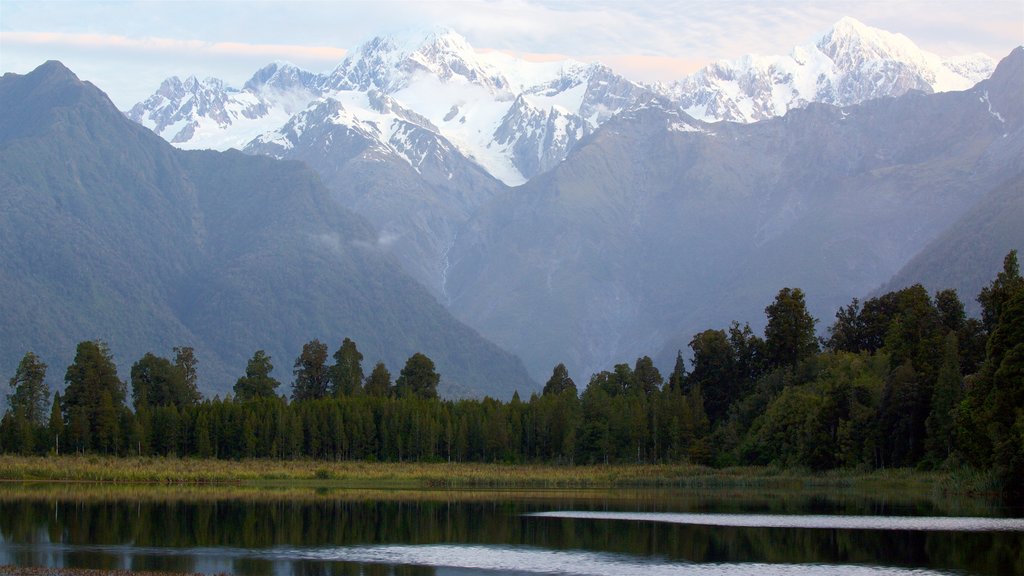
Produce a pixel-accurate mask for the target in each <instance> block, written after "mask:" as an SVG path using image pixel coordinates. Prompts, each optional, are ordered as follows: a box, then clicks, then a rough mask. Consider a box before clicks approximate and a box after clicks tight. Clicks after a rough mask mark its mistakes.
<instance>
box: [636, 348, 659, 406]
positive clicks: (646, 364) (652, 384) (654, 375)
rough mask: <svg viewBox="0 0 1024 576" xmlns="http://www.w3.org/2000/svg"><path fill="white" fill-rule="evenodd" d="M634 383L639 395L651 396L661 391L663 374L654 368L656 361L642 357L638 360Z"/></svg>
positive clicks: (648, 357)
mask: <svg viewBox="0 0 1024 576" xmlns="http://www.w3.org/2000/svg"><path fill="white" fill-rule="evenodd" d="M633 382H634V383H635V387H636V390H637V391H638V392H639V393H642V394H644V395H645V396H650V395H651V394H653V393H655V392H658V391H660V390H661V385H662V384H663V383H664V380H663V379H662V377H661V372H659V371H658V369H657V368H656V367H655V366H654V361H653V360H651V357H650V356H642V357H640V358H637V359H636V364H634V367H633Z"/></svg>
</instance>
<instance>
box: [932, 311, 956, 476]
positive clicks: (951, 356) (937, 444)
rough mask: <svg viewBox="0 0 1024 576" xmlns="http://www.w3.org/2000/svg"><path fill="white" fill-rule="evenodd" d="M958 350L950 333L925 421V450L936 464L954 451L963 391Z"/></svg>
mask: <svg viewBox="0 0 1024 576" xmlns="http://www.w3.org/2000/svg"><path fill="white" fill-rule="evenodd" d="M957 349H958V344H957V338H956V332H953V331H950V333H949V334H948V335H947V336H946V342H945V345H944V347H943V352H942V367H941V368H940V369H939V378H938V380H937V381H936V382H935V386H934V388H933V389H932V407H931V412H930V413H929V414H928V419H927V420H925V429H926V431H927V434H928V435H927V437H926V438H925V443H926V444H925V449H926V450H927V452H928V458H929V459H930V460H931V461H932V462H933V463H935V464H940V463H942V462H945V461H946V460H947V459H948V458H949V456H950V454H951V453H952V451H953V431H954V428H955V427H954V409H955V408H956V405H957V404H958V403H959V402H960V391H961V389H962V387H963V380H962V378H961V377H960V361H959V358H958V356H957Z"/></svg>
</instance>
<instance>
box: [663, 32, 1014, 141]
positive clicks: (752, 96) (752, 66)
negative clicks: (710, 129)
mask: <svg viewBox="0 0 1024 576" xmlns="http://www.w3.org/2000/svg"><path fill="white" fill-rule="evenodd" d="M994 67H995V61H994V60H992V59H991V58H989V57H988V56H985V55H984V54H975V55H970V56H961V57H957V58H952V59H949V60H943V59H942V58H940V57H939V56H937V55H935V54H932V53H930V52H926V51H924V50H922V49H920V48H918V46H917V45H916V44H914V43H913V42H912V41H911V40H910V39H908V38H907V37H906V36H903V35H902V34H892V33H890V32H886V31H884V30H879V29H877V28H872V27H870V26H866V25H864V24H862V23H861V22H859V21H857V20H855V19H853V18H842V19H841V20H839V22H837V23H836V24H835V25H834V26H833V27H832V28H831V29H830V30H829V31H828V32H827V33H825V34H824V35H823V36H822V37H821V38H820V39H819V40H817V41H816V42H814V43H811V44H808V45H805V46H798V47H796V48H794V49H793V51H792V52H791V53H790V54H789V55H787V56H755V55H749V56H744V57H742V58H740V59H738V60H723V61H720V62H715V63H713V64H710V65H708V66H705V67H704V68H702V69H700V70H698V71H697V72H696V73H694V74H692V75H691V76H688V77H686V78H684V79H682V80H680V81H679V82H676V83H674V84H672V85H671V86H669V87H667V88H664V89H662V90H661V91H662V93H664V94H665V95H667V96H669V97H671V98H672V99H674V100H676V101H678V102H679V104H680V106H682V108H683V109H684V110H686V112H687V113H689V114H690V115H691V116H693V117H695V118H699V119H701V120H705V121H709V122H715V121H719V120H728V121H732V122H756V121H758V120H764V119H765V118H771V117H774V116H781V115H783V114H785V113H786V112H787V111H789V110H791V109H794V108H802V107H804V106H806V105H807V104H808V103H810V102H823V103H826V104H833V105H836V106H848V105H851V104H858V103H861V102H865V101H868V100H873V99H876V98H882V97H886V96H900V95H902V94H905V93H906V92H907V91H909V90H920V91H922V92H925V93H932V92H946V91H951V90H966V89H967V88H970V87H971V86H973V85H974V84H975V83H977V82H979V81H981V80H984V79H985V78H988V77H989V75H991V73H992V70H993V69H994Z"/></svg>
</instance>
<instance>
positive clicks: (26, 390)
mask: <svg viewBox="0 0 1024 576" xmlns="http://www.w3.org/2000/svg"><path fill="white" fill-rule="evenodd" d="M10 384H11V388H13V389H14V393H13V394H11V395H9V396H8V397H7V402H8V408H9V409H10V410H11V411H12V412H19V413H20V414H21V415H22V417H23V418H24V419H25V421H26V422H28V424H29V425H31V426H37V427H38V426H43V425H44V424H45V423H46V410H47V408H48V407H49V404H50V388H49V387H48V386H47V385H46V364H44V363H43V362H42V361H41V360H40V359H39V357H38V356H36V355H35V354H34V353H33V352H27V353H25V356H23V357H22V358H21V362H19V363H18V368H17V370H16V371H15V373H14V377H12V378H11V380H10Z"/></svg>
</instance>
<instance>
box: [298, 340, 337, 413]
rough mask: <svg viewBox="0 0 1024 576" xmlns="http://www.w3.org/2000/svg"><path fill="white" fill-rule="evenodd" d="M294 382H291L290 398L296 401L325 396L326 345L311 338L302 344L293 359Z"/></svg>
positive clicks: (326, 380)
mask: <svg viewBox="0 0 1024 576" xmlns="http://www.w3.org/2000/svg"><path fill="white" fill-rule="evenodd" d="M294 374H295V382H294V383H293V384H292V399H293V400H296V401H302V400H316V399H318V398H324V397H326V396H327V387H328V382H329V380H328V374H327V345H326V344H324V343H323V342H321V341H319V340H311V341H309V342H306V343H305V344H304V345H303V346H302V353H301V354H299V357H298V358H296V359H295V370H294Z"/></svg>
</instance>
